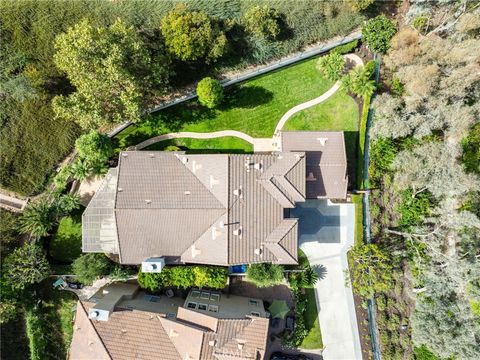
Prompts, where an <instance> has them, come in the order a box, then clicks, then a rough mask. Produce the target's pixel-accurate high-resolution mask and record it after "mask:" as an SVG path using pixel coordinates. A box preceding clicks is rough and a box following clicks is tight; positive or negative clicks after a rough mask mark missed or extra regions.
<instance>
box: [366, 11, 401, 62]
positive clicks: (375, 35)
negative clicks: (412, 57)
mask: <svg viewBox="0 0 480 360" xmlns="http://www.w3.org/2000/svg"><path fill="white" fill-rule="evenodd" d="M396 31H397V28H396V26H395V24H394V23H393V22H392V21H391V20H389V19H387V17H386V16H385V15H379V16H377V17H375V18H373V19H370V20H368V21H367V23H366V24H365V26H364V27H363V28H362V36H363V38H364V39H365V41H366V42H367V44H368V46H369V47H370V49H372V51H373V52H378V53H382V54H385V53H386V52H387V50H388V49H389V48H390V40H391V39H392V37H393V35H395V33H396Z"/></svg>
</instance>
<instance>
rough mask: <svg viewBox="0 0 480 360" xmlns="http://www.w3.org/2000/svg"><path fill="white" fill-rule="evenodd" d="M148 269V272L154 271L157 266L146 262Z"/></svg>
mask: <svg viewBox="0 0 480 360" xmlns="http://www.w3.org/2000/svg"><path fill="white" fill-rule="evenodd" d="M147 266H148V270H150V272H155V270H157V268H158V266H157V264H148V265H147Z"/></svg>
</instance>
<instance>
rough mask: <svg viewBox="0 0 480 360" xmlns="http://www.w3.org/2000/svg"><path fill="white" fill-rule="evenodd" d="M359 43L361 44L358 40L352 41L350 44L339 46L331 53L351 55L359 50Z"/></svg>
mask: <svg viewBox="0 0 480 360" xmlns="http://www.w3.org/2000/svg"><path fill="white" fill-rule="evenodd" d="M358 43H359V41H358V40H353V41H350V42H349V43H346V44H343V45H339V46H337V47H336V48H335V49H333V50H332V51H331V52H332V53H337V54H340V55H345V54H350V53H352V52H353V51H354V50H355V49H356V48H357V46H358Z"/></svg>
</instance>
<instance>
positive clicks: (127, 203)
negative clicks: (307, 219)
mask: <svg viewBox="0 0 480 360" xmlns="http://www.w3.org/2000/svg"><path fill="white" fill-rule="evenodd" d="M305 166H306V161H305V155H304V153H280V154H278V155H267V154H262V155H260V154H253V155H186V154H180V153H172V152H159V151H153V152H148V151H125V152H122V153H121V154H120V161H119V165H118V181H117V192H116V199H115V202H114V205H113V206H114V215H115V218H114V219H113V220H112V221H113V222H114V227H113V229H115V226H116V234H117V238H118V253H119V254H118V255H119V258H120V262H121V263H123V264H139V263H141V262H142V261H144V260H145V259H147V258H149V257H157V256H166V257H171V258H172V259H176V260H178V259H179V260H181V261H183V262H191V263H203V264H216V265H229V264H239V263H252V262H263V261H273V262H280V263H281V260H280V259H279V258H278V257H277V255H281V256H282V259H287V258H288V260H285V261H287V262H286V263H291V260H290V258H291V257H292V256H293V258H296V251H297V250H296V245H294V244H291V243H290V242H288V246H283V247H281V246H279V247H278V248H272V246H274V245H272V244H273V243H271V242H270V244H269V249H270V250H268V249H267V248H266V247H264V242H265V240H266V238H267V237H268V236H269V235H270V233H271V232H272V231H274V230H275V229H276V228H277V227H278V226H279V224H280V223H281V222H282V221H283V220H284V213H283V209H284V208H285V207H289V208H291V207H294V204H295V202H298V201H304V200H305V191H306V185H305ZM102 226H103V225H102ZM295 229H296V227H295ZM295 231H296V230H295ZM110 232H111V231H110ZM101 234H102V232H101V231H100V232H98V233H95V234H94V236H93V237H91V238H89V241H93V242H94V240H95V239H96V238H101V236H102V235H101ZM84 240H85V236H84ZM99 241H100V240H99ZM275 246H276V245H275ZM256 249H258V250H256ZM256 252H257V253H258V254H256ZM284 252H287V253H289V254H290V256H285V254H284Z"/></svg>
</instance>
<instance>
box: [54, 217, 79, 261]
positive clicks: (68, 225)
mask: <svg viewBox="0 0 480 360" xmlns="http://www.w3.org/2000/svg"><path fill="white" fill-rule="evenodd" d="M83 210H84V209H83V208H81V209H79V210H76V211H75V212H73V213H72V214H71V215H69V216H65V217H63V218H62V219H61V220H60V223H59V225H58V229H57V232H56V233H55V235H54V236H53V238H52V239H51V240H50V244H49V247H50V249H49V250H50V256H52V257H53V258H54V259H55V260H57V261H61V262H65V263H69V262H72V261H73V260H75V259H76V258H77V257H79V256H80V254H81V253H82V213H83Z"/></svg>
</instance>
